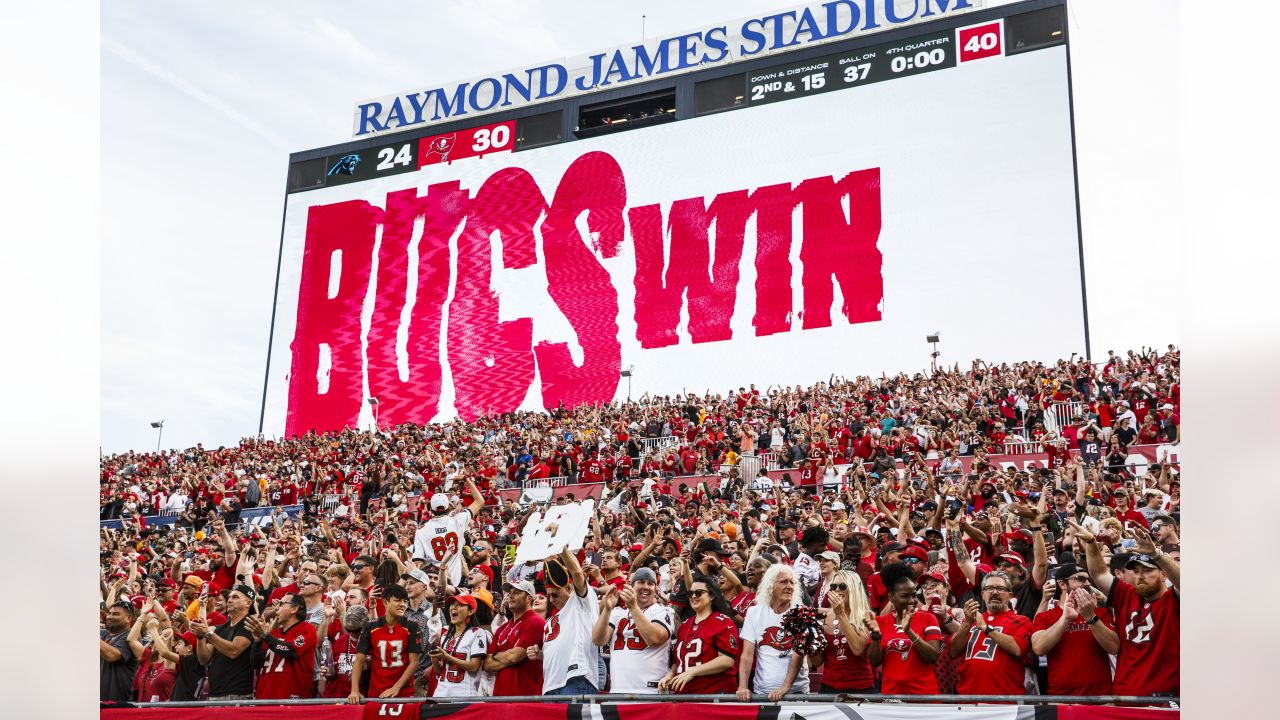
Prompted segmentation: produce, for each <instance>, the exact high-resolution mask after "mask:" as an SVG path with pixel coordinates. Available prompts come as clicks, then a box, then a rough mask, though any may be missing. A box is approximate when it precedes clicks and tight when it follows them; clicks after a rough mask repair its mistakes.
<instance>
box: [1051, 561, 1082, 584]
mask: <svg viewBox="0 0 1280 720" xmlns="http://www.w3.org/2000/svg"><path fill="white" fill-rule="evenodd" d="M1079 570H1080V566H1079V565H1076V564H1075V563H1062V564H1060V565H1058V567H1056V568H1054V569H1053V579H1054V580H1059V581H1061V580H1066V579H1067V578H1069V577H1071V576H1072V575H1075V574H1076V573H1077V572H1079Z"/></svg>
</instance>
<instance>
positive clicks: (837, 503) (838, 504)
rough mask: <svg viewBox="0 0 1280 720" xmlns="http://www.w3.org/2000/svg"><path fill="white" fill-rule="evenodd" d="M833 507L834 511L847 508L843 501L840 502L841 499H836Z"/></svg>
mask: <svg viewBox="0 0 1280 720" xmlns="http://www.w3.org/2000/svg"><path fill="white" fill-rule="evenodd" d="M831 509H832V510H833V511H835V510H844V509H845V508H844V503H842V502H840V501H839V500H837V501H835V502H833V503H831Z"/></svg>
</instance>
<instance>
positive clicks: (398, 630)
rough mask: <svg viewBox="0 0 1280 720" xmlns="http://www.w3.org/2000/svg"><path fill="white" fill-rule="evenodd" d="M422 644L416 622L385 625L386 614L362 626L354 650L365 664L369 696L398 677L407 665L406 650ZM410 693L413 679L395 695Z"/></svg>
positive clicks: (377, 693)
mask: <svg viewBox="0 0 1280 720" xmlns="http://www.w3.org/2000/svg"><path fill="white" fill-rule="evenodd" d="M420 647H422V633H421V632H419V631H418V626H417V625H404V624H401V623H398V622H397V623H396V624H395V625H388V624H387V620H386V618H379V619H377V620H374V621H373V622H371V623H369V624H368V625H367V626H365V633H364V635H362V636H361V637H360V644H359V645H358V646H357V647H356V652H357V653H363V654H364V656H365V658H366V661H365V667H366V668H367V672H368V674H369V693H368V696H369V697H378V696H379V695H381V694H382V692H383V691H384V690H389V689H390V688H391V687H392V686H393V685H395V684H396V683H397V682H399V681H400V676H401V675H403V674H404V670H405V668H406V667H408V666H409V660H410V657H409V656H410V654H411V653H413V654H416V653H417V652H418V651H417V648H420ZM411 695H413V682H412V681H408V682H406V683H405V684H404V687H402V688H400V693H399V695H397V697H409V696H411Z"/></svg>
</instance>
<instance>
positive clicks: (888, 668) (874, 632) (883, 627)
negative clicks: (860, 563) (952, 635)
mask: <svg viewBox="0 0 1280 720" xmlns="http://www.w3.org/2000/svg"><path fill="white" fill-rule="evenodd" d="M914 577H915V574H914V573H913V572H912V571H911V569H910V568H908V567H907V566H906V565H904V564H903V563H889V564H887V565H885V566H884V567H883V568H881V570H880V578H881V580H882V581H883V582H884V587H885V590H886V592H887V593H888V600H889V612H888V613H886V614H884V615H879V616H877V617H876V618H875V620H874V621H864V624H865V625H866V627H867V631H868V635H869V636H870V638H871V648H870V651H869V656H870V660H871V663H872V664H873V665H880V666H881V673H882V675H881V681H880V692H882V693H884V694H886V695H936V694H937V692H938V678H937V676H936V675H934V672H933V664H934V663H935V662H936V661H937V660H938V656H939V655H941V653H942V631H941V629H940V628H939V627H938V620H937V618H935V617H934V616H933V613H930V612H926V611H924V610H920V609H919V598H918V597H917V595H916V583H915V580H914V579H913V578H914Z"/></svg>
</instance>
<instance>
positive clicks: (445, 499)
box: [431, 493, 449, 510]
mask: <svg viewBox="0 0 1280 720" xmlns="http://www.w3.org/2000/svg"><path fill="white" fill-rule="evenodd" d="M448 507H449V496H448V495H446V494H444V493H432V494H431V509H432V510H444V509H446V508H448Z"/></svg>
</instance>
